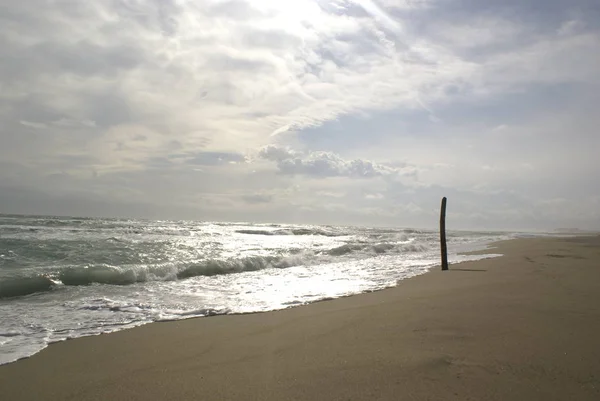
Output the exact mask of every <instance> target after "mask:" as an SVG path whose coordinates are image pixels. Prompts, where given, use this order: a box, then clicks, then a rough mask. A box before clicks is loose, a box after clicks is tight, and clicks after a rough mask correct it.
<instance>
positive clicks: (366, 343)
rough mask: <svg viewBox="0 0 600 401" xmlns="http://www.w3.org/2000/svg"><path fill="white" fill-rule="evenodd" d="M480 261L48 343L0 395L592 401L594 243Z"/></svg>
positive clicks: (3, 382)
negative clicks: (314, 296)
mask: <svg viewBox="0 0 600 401" xmlns="http://www.w3.org/2000/svg"><path fill="white" fill-rule="evenodd" d="M490 251H493V253H501V254H503V255H504V256H502V257H497V258H490V259H484V260H479V261H474V262H463V263H460V264H453V265H451V266H450V270H449V271H448V272H441V271H439V270H432V271H429V272H428V273H426V274H422V275H418V276H415V277H411V278H409V279H405V280H401V281H400V282H399V283H398V284H397V285H396V286H394V287H390V288H386V289H383V290H378V291H373V292H367V293H362V294H357V295H352V296H346V297H341V298H335V299H333V300H328V301H327V302H323V301H318V302H314V303H310V304H307V305H301V306H297V307H291V308H287V309H283V310H278V311H270V312H260V313H252V314H231V315H218V316H211V319H200V318H192V319H186V320H177V321H170V322H157V323H158V324H157V323H154V324H147V325H143V326H139V327H135V328H131V329H127V330H123V331H118V332H114V333H110V334H103V335H99V336H91V337H81V338H76V339H72V340H68V341H62V342H57V343H52V344H51V345H50V346H49V347H47V348H46V349H44V350H42V351H41V352H39V353H37V354H35V355H33V356H31V357H29V358H24V359H20V360H18V361H16V362H12V363H9V364H6V365H2V366H0V387H2V388H3V394H5V395H6V396H8V399H14V400H20V399H71V398H73V399H82V400H87V399H109V398H112V399H115V400H119V399H140V400H141V399H153V397H157V398H154V399H166V398H169V399H196V398H201V399H265V400H271V399H272V400H276V399H307V400H308V399H323V398H325V399H428V398H431V399H469V398H470V397H471V398H473V399H490V400H491V399H498V400H500V399H524V400H525V399H557V400H559V399H595V397H598V396H599V395H600V377H598V376H594V372H599V371H600V351H598V350H596V349H595V348H597V347H595V346H594V344H595V342H596V341H597V338H600V322H599V318H600V307H599V306H598V305H600V302H599V301H600V296H599V294H600V291H598V289H600V280H599V279H600V273H599V270H600V268H599V261H600V237H567V238H527V239H516V240H509V241H502V242H500V243H494V244H490V246H489V247H488V249H486V250H483V251H478V252H476V253H490ZM453 266H455V267H454V269H453ZM458 266H460V267H458ZM560 321H566V322H567V323H569V322H570V325H568V326H563V325H561V324H560ZM526 329H527V330H526ZM576 329H577V330H576ZM557 349H561V350H563V353H558V352H557V351H556V350H557ZM561 379H564V380H561ZM490 386H491V387H490ZM492 388H494V389H493V391H492ZM157 391H158V393H157ZM566 391H568V392H566ZM159 394H164V397H163V396H158V395H159ZM403 394H404V396H403ZM315 397H316V398H315ZM344 397H345V398H344Z"/></svg>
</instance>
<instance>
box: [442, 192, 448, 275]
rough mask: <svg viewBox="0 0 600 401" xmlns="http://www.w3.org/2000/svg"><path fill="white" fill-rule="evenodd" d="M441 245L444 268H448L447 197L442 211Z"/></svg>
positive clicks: (443, 201) (443, 202)
mask: <svg viewBox="0 0 600 401" xmlns="http://www.w3.org/2000/svg"><path fill="white" fill-rule="evenodd" d="M440 245H441V247H442V270H448V249H447V248H446V197H445V196H444V197H443V198H442V210H441V212H440Z"/></svg>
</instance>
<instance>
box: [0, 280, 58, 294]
mask: <svg viewBox="0 0 600 401" xmlns="http://www.w3.org/2000/svg"><path fill="white" fill-rule="evenodd" d="M53 286H54V282H53V281H52V280H50V279H49V278H48V277H45V276H32V277H13V278H8V279H4V280H2V281H0V298H13V297H20V296H23V295H29V294H34V293H36V292H44V291H50V290H51V289H52V287H53Z"/></svg>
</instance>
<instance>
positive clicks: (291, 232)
mask: <svg viewBox="0 0 600 401" xmlns="http://www.w3.org/2000/svg"><path fill="white" fill-rule="evenodd" d="M235 232H236V233H238V234H248V235H321V236H324V237H343V236H346V235H348V233H344V232H334V231H327V230H322V229H310V228H289V229H280V230H248V229H243V230H236V231H235Z"/></svg>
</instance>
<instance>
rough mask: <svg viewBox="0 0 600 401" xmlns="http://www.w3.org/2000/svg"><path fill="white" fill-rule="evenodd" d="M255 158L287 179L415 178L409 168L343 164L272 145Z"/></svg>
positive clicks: (324, 155)
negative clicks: (272, 162)
mask: <svg viewBox="0 0 600 401" xmlns="http://www.w3.org/2000/svg"><path fill="white" fill-rule="evenodd" d="M258 156H259V157H261V158H263V159H266V160H270V161H274V162H276V163H277V168H278V169H279V172H280V173H282V174H289V175H307V176H313V177H350V178H374V177H390V176H402V175H414V174H416V171H415V170H414V169H413V168H398V167H391V166H386V165H383V164H379V163H374V162H372V161H369V160H361V159H353V160H344V159H343V158H341V157H340V156H339V155H337V154H335V153H332V152H322V151H317V152H309V153H301V152H297V151H293V150H291V149H286V148H282V147H278V146H275V145H269V146H266V147H264V148H263V149H261V151H260V152H259V153H258Z"/></svg>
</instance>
